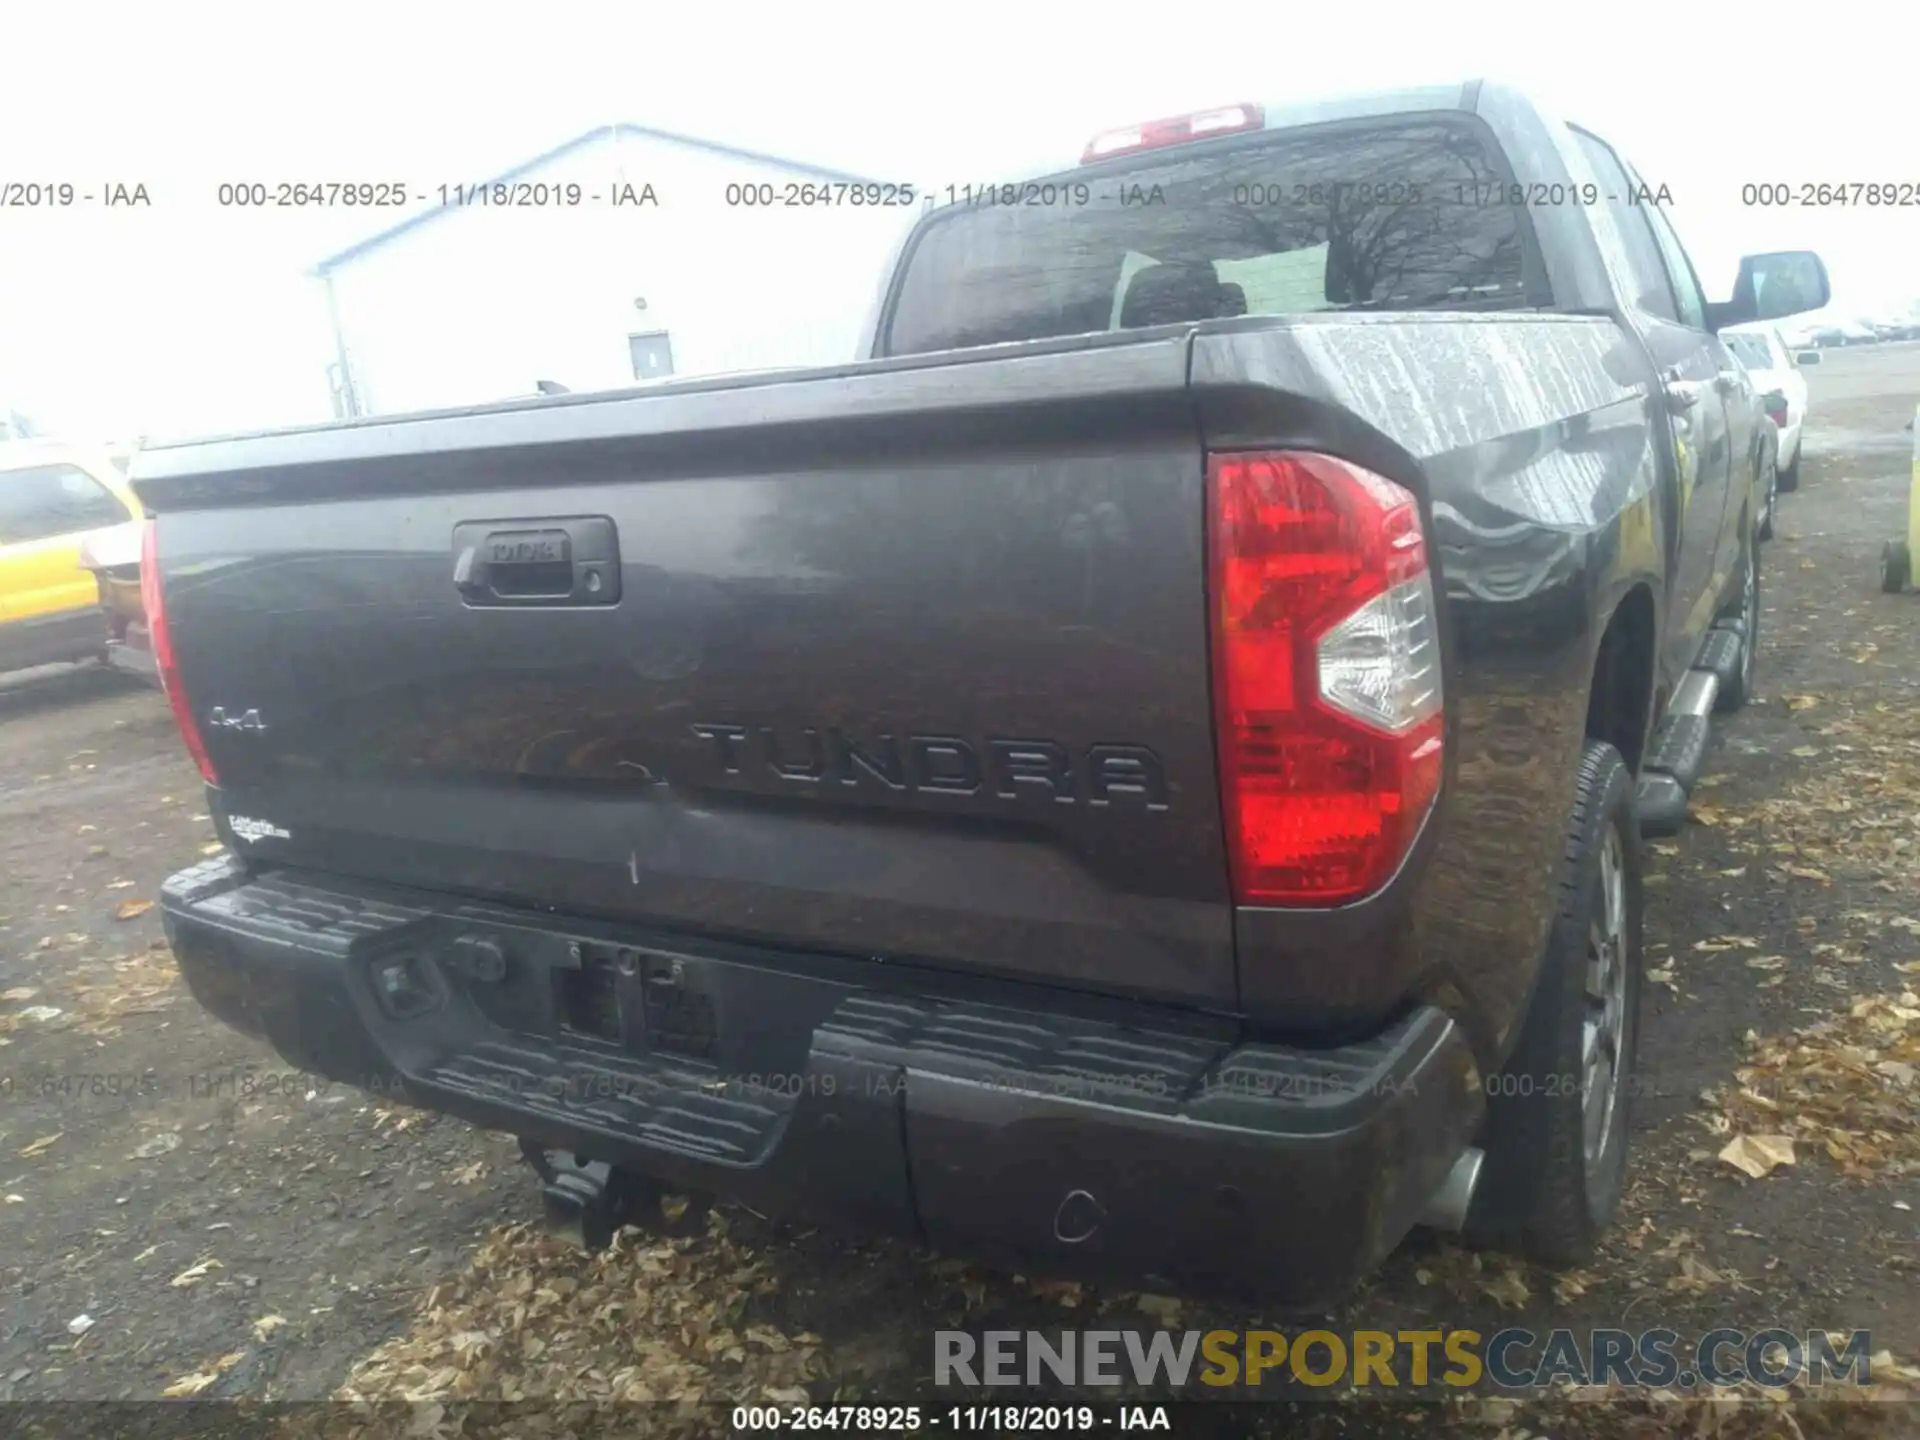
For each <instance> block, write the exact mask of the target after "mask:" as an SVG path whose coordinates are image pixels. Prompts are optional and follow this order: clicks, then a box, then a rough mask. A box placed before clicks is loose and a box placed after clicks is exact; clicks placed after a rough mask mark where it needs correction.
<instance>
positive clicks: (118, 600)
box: [79, 520, 160, 685]
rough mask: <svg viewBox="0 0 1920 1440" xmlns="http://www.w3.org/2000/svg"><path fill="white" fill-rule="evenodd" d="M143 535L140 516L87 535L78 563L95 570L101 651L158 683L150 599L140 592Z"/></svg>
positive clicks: (91, 571) (109, 659)
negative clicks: (148, 609)
mask: <svg viewBox="0 0 1920 1440" xmlns="http://www.w3.org/2000/svg"><path fill="white" fill-rule="evenodd" d="M140 538H141V526H140V522H139V521H137V520H130V521H128V522H127V523H126V524H124V525H115V526H113V527H112V528H110V529H107V530H101V531H97V532H95V533H94V534H92V535H89V536H88V537H87V538H86V539H85V540H84V541H82V542H81V545H80V555H79V565H80V568H81V569H82V570H84V571H86V572H87V573H88V574H90V575H92V576H93V583H94V588H95V590H96V592H97V594H98V597H99V605H100V614H101V616H102V617H103V618H104V620H105V623H106V635H105V639H104V650H103V652H102V653H103V657H104V658H105V660H106V662H107V664H109V665H111V666H113V667H114V668H115V669H116V670H121V671H124V672H126V673H127V674H129V675H133V676H135V677H137V678H138V679H141V680H144V681H146V682H147V683H148V684H151V685H158V684H159V683H160V675H159V672H158V671H157V670H156V669H155V668H154V663H153V641H152V637H151V636H150V635H149V634H148V632H147V613H146V604H145V602H144V600H143V599H142V598H141V593H140Z"/></svg>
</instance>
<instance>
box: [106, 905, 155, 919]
mask: <svg viewBox="0 0 1920 1440" xmlns="http://www.w3.org/2000/svg"><path fill="white" fill-rule="evenodd" d="M151 909H153V901H151V900H122V901H121V902H120V903H119V904H118V905H116V906H114V907H113V918H114V919H116V920H138V919H139V918H140V917H141V916H142V915H144V914H146V913H147V911H149V910H151Z"/></svg>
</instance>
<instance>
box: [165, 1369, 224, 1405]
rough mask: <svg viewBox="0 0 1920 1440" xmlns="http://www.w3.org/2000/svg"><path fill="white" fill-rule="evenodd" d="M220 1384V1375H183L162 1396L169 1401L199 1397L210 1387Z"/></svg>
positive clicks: (197, 1373)
mask: <svg viewBox="0 0 1920 1440" xmlns="http://www.w3.org/2000/svg"><path fill="white" fill-rule="evenodd" d="M219 1383H220V1376H219V1375H218V1373H209V1372H206V1371H199V1372H196V1373H195V1374H192V1375H182V1376H181V1377H180V1378H179V1379H178V1380H176V1381H174V1382H173V1383H172V1384H171V1385H169V1386H167V1388H166V1389H164V1390H162V1391H161V1392H160V1394H161V1395H162V1396H163V1397H164V1398H166V1399H168V1400H182V1399H185V1398H186V1397H187V1396H189V1395H198V1394H199V1393H200V1392H201V1391H202V1390H204V1389H206V1388H207V1387H208V1386H209V1385H217V1384H219Z"/></svg>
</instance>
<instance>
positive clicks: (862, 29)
mask: <svg viewBox="0 0 1920 1440" xmlns="http://www.w3.org/2000/svg"><path fill="white" fill-rule="evenodd" d="M674 8H675V10H676V11H677V12H678V13H675V14H672V15H669V13H668V11H667V7H664V6H660V5H648V4H619V5H586V4H580V5H559V4H545V5H519V6H513V7H504V6H503V7H499V8H497V9H496V8H493V7H484V8H483V7H480V6H475V5H471V4H468V5H460V6H454V5H442V4H435V3H425V0H414V3H408V4H404V5H402V4H396V3H393V0H387V3H384V4H378V5H375V4H367V3H361V0H331V3H328V4H326V5H302V4H296V5H280V6H268V5H261V4H258V3H254V4H249V5H244V6H242V5H233V6H228V5H220V4H196V3H192V0H175V3H172V4H168V5H162V6H136V5H133V4H129V3H125V0H121V3H116V4H111V5H100V4H84V3H74V0H45V3H42V4H39V5H34V6H32V7H31V9H29V8H28V6H27V5H21V6H16V7H13V9H12V12H11V13H10V14H9V15H8V18H7V24H6V27H5V32H6V33H5V37H4V44H5V61H6V68H7V77H6V81H5V85H4V88H0V181H31V180H55V181H57V180H68V179H70V180H73V181H74V182H75V183H76V184H81V185H84V186H85V187H86V188H95V187H97V186H99V185H104V184H106V183H109V182H112V181H122V182H125V183H127V184H129V185H131V184H133V183H135V182H140V183H144V184H145V185H146V187H147V190H148V193H149V194H150V195H151V197H152V205H151V207H150V208H147V209H144V210H117V211H107V210H103V209H98V208H92V209H85V210H82V209H72V210H67V211H63V212H47V211H32V210H28V211H22V210H15V209H0V400H9V401H11V402H12V403H14V404H17V405H21V406H22V407H23V408H27V409H29V410H38V411H39V412H41V413H42V414H44V415H45V417H46V418H47V419H48V420H49V421H50V422H52V423H55V424H62V425H65V426H68V427H72V428H90V429H94V430H100V431H109V432H131V431H135V430H142V429H145V430H153V431H179V430H193V429H200V428H225V427H232V426H245V425H250V424H262V425H265V424H275V423H287V422H290V421H297V420H302V419H309V418H319V417H323V416H324V415H325V414H326V413H327V389H326V382H325V377H324V373H323V366H324V364H325V362H326V360H327V359H328V358H329V349H328V343H327V338H326V328H325V324H324V312H323V311H322V309H321V307H320V304H319V298H318V287H317V285H316V284H315V282H313V281H311V280H310V279H306V278H303V272H304V271H306V270H307V269H308V268H309V267H310V266H311V265H312V264H313V263H314V262H315V261H316V260H318V259H319V258H321V257H322V256H324V255H326V254H328V253H330V252H331V251H333V250H335V249H338V248H340V247H341V246H343V245H345V244H348V243H351V242H352V241H354V240H357V239H359V238H361V237H363V236H364V235H365V234H367V233H368V232H369V231H370V230H371V229H373V228H377V226H375V225H370V224H369V222H368V217H367V215H366V213H365V212H358V213H356V212H354V211H351V210H340V211H332V212H311V211H308V212H298V211H280V212H259V211H236V210H229V209H222V208H220V207H219V205H218V204H217V203H216V200H215V193H216V187H217V186H218V185H219V184H220V183H221V182H222V181H228V180H263V181H274V180H302V179H328V180H380V179H388V178H392V179H400V180H406V181H408V182H410V183H411V184H412V185H414V186H425V185H432V184H437V183H439V182H441V181H457V180H462V179H467V180H471V179H474V178H477V177H480V176H484V175H487V174H491V173H494V172H497V171H499V170H501V169H504V168H506V167H507V166H509V165H512V164H515V163H517V162H519V161H520V160H523V159H525V158H527V157H529V156H531V155H533V154H535V153H538V152H539V151H541V150H543V149H546V148H547V147H549V146H551V145H553V144H555V143H557V142H559V141H561V140H564V139H566V138H569V137H570V136H572V135H575V134H577V133H579V132H581V131H583V130H586V129H588V128H590V127H591V126H594V125H598V124H604V123H607V122H610V121H615V120H629V121H635V122H638V123H641V124H650V125H656V126H659V127H662V128H666V129H673V130H679V131H683V132H686V133H689V134H694V135H699V136H702V137H705V138H710V139H714V140H718V141H723V142H728V143H732V144H737V145H743V146H747V147H750V148H756V149H764V150H768V151H772V152H774V153H778V154H782V155H787V156H791V157H793V158H796V159H802V160H808V161H812V162H814V163H816V164H822V165H828V166H833V167H837V168H843V169H847V170H852V171H856V172H860V173H864V174H869V175H872V176H875V177H879V178H888V179H899V180H903V181H912V182H914V183H917V184H920V185H934V184H943V183H947V182H949V181H962V180H969V179H979V178H981V177H982V176H993V175H997V174H1003V173H1017V172H1018V171H1020V170H1021V169H1022V168H1023V167H1025V166H1027V165H1029V164H1031V163H1034V162H1035V161H1036V160H1041V161H1044V160H1049V159H1051V158H1053V157H1055V156H1057V155H1059V154H1061V153H1062V152H1063V151H1064V152H1067V153H1072V152H1074V151H1077V149H1078V147H1079V146H1080V145H1081V144H1082V143H1083V142H1084V141H1085V139H1086V138H1087V137H1088V136H1090V135H1091V134H1092V133H1093V132H1094V131H1096V130H1099V129H1102V128H1105V127H1107V126H1109V125H1115V124H1123V123H1126V122H1129V121H1134V120H1140V119H1146V118H1150V117H1153V116H1157V115H1162V114H1171V113H1177V112H1180V111H1182V110H1188V109H1194V108H1199V107H1204V106H1208V105H1214V104H1219V103H1223V102H1228V101H1233V100H1240V99H1254V100H1278V99H1284V98H1289V97H1294V96H1299V97H1307V96H1314V95H1324V94H1335V93H1341V92H1348V91H1354V90H1366V89H1371V88H1377V87H1383V86H1397V85H1406V84H1420V83H1430V82H1447V81H1452V80H1455V79H1459V78H1462V77H1465V76H1470V75H1476V74H1480V75H1491V76H1496V77H1499V78H1503V79H1507V80H1510V81H1513V82H1515V83H1518V84H1521V85H1524V86H1526V87H1527V88H1529V89H1530V90H1532V91H1533V92H1534V93H1535V94H1536V95H1538V96H1539V97H1540V98H1542V99H1543V100H1545V101H1546V102H1547V103H1549V104H1550V105H1552V106H1553V107H1555V108H1557V109H1558V110H1559V111H1560V112H1561V113H1562V114H1563V115H1564V116H1565V117H1566V118H1568V119H1571V120H1576V121H1578V122H1580V123H1582V124H1586V125H1589V126H1591V127H1593V128H1594V129H1596V130H1598V131H1599V132H1600V133H1602V134H1604V135H1606V136H1607V137H1608V138H1609V139H1611V140H1613V141H1614V142H1615V143H1616V144H1618V145H1619V146H1620V147H1621V148H1622V149H1623V150H1624V151H1625V152H1626V153H1627V154H1628V156H1629V158H1630V159H1632V160H1633V162H1634V163H1635V164H1636V166H1637V167H1638V168H1639V170H1640V171H1641V173H1642V175H1643V176H1644V177H1645V179H1646V180H1647V181H1648V182H1649V183H1650V184H1652V185H1655V186H1659V185H1663V184H1664V185H1666V186H1668V187H1669V188H1670V190H1671V193H1672V196H1673V205H1672V207H1671V209H1670V213H1671V214H1672V216H1673V218H1674V221H1675V224H1676V226H1677V227H1678V228H1679V230H1680V232H1681V235H1682V238H1683V239H1684V240H1685V241H1686V242H1687V244H1688V246H1689V248H1690V249H1691V250H1692V252H1693V255H1694V260H1695V264H1696V266H1698V268H1699V269H1700V270H1701V272H1702V279H1703V282H1704V283H1705V284H1706V286H1707V288H1708V291H1709V292H1710V294H1713V295H1716V296H1724V294H1725V293H1726V291H1727V289H1728V288H1729V286H1730V284H1731V281H1732V277H1733V270H1734V267H1735V264H1736V262H1737V259H1738V256H1739V255H1740V254H1741V253H1743V252H1745V251H1752V250H1765V249H1779V248H1798V247H1811V248H1815V249H1818V250H1820V251H1821V252H1822V254H1823V255H1824V256H1825V257H1826V259H1827V261H1828V266H1829V269H1830V271H1831V273H1832V275H1833V279H1834V288H1835V299H1836V306H1837V307H1846V308H1852V309H1864V308H1868V307H1870V306H1873V305H1875V304H1878V303H1880V302H1881V300H1882V299H1883V297H1888V296H1901V297H1904V296H1907V295H1912V294H1920V266H1916V257H1920V207H1911V208H1906V209H1890V208H1883V209H1873V210H1866V209H1838V208H1830V209H1824V210H1811V209H1752V208H1745V207H1743V206H1742V205H1741V201H1740V192H1741V186H1742V185H1743V184H1745V183H1748V182H1753V181H1768V180H1779V181H1787V182H1797V181H1832V182H1841V181H1849V182H1850V181H1874V180H1879V181H1883V182H1899V181H1907V182H1920V122H1916V120H1915V118H1914V117H1915V110H1914V104H1915V101H1914V95H1915V85H1916V79H1915V76H1916V73H1917V72H1916V68H1915V67H1916V65H1920V60H1917V59H1916V57H1917V56H1920V43H1917V42H1920V7H1914V6H1911V5H1884V6H1883V5H1866V4H1857V5H1856V4H1842V3H1835V0H1829V3H1826V4H1824V5H1818V6H1813V5H1806V4H1796V5H1779V6H1774V5H1769V4H1759V3H1746V4H1740V5H1737V6H1724V5H1676V4H1673V3H1671V0H1666V3H1658V4H1646V3H1639V0H1635V3H1616V4H1609V5H1604V6H1602V5H1595V4H1585V3H1579V0H1575V3H1574V4H1572V5H1565V6H1558V5H1552V4H1540V3H1529V4H1524V5H1521V4H1511V5H1509V4H1495V3H1487V4H1481V3H1474V0H1456V3H1452V4H1447V3H1440V4H1433V3H1426V4H1417V5H1415V4H1407V5H1404V6H1402V5H1395V4H1380V3H1358V4H1343V5H1316V6H1300V5H1295V4H1280V3H1274V0H1267V3H1262V4H1254V5H1245V6H1241V5H1229V4H1209V3H1206V0H1185V3H1182V4H1180V5H1177V6H1169V5H1165V4H1154V3H1151V0H1141V3H1139V4H1108V5H1103V6H1098V7H1090V6H1079V5H1075V6H1067V5H1060V6H1058V7H1052V6H1047V5H1044V4H1040V3H1036V0H1025V3H1020V4H1001V3H989V0H968V3H966V4H964V5H960V4H952V3H943V0H925V3H922V4H920V5H910V4H899V3H895V4H887V5H878V4H875V5H866V4H855V3H847V4H832V3H813V4H807V5H777V6H771V5H770V6H768V7H766V8H765V9H764V10H761V9H759V8H757V7H754V6H752V5H747V4H742V3H738V0H735V3H727V4H711V5H705V6H696V5H688V6H679V7H674ZM23 11H25V12H26V13H22V12H23ZM1588 16H1603V17H1604V19H1593V20H1590V19H1587V18H1585V17H1588ZM387 218H389V219H390V218H391V215H389V216H388V217H387Z"/></svg>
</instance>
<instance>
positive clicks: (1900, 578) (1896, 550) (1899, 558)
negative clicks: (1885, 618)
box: [1880, 540, 1913, 595]
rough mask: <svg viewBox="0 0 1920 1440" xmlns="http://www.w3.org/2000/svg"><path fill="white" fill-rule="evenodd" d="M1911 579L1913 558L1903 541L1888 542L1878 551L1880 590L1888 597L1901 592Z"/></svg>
mask: <svg viewBox="0 0 1920 1440" xmlns="http://www.w3.org/2000/svg"><path fill="white" fill-rule="evenodd" d="M1912 579H1913V556H1912V555H1910V554H1909V553H1908V552H1907V542H1906V541H1904V540H1889V541H1887V543H1886V544H1885V545H1883V546H1882V547H1881V549H1880V588H1881V589H1882V590H1884V591H1886V593H1887V594H1889V595H1898V594H1900V593H1901V592H1903V591H1904V590H1905V589H1906V588H1907V585H1908V582H1910V581H1911V580H1912Z"/></svg>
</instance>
